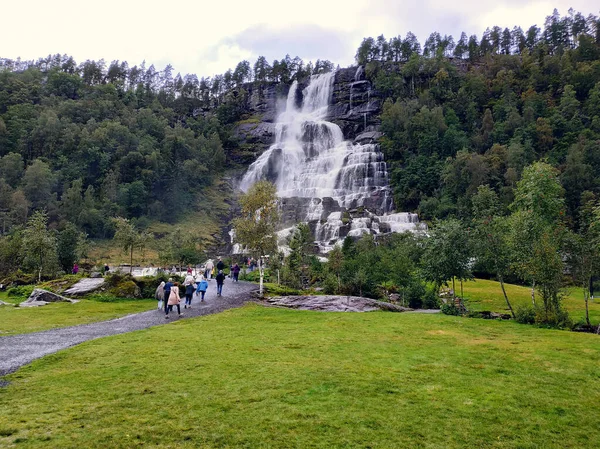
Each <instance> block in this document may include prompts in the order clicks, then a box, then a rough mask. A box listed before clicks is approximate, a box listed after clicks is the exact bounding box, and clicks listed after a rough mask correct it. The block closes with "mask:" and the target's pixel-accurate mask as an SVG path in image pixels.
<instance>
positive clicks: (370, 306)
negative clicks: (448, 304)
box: [266, 295, 413, 312]
mask: <svg viewBox="0 0 600 449" xmlns="http://www.w3.org/2000/svg"><path fill="white" fill-rule="evenodd" d="M266 301H267V302H268V303H269V304H272V305H275V306H281V307H289V308H291V309H299V310H317V311H322V312H373V311H376V310H383V311H387V312H406V311H411V310H413V309H409V308H407V307H400V306H397V305H394V304H390V303H387V302H383V301H377V300H375V299H370V298H361V297H358V296H327V295H323V296H278V297H273V298H267V300H266Z"/></svg>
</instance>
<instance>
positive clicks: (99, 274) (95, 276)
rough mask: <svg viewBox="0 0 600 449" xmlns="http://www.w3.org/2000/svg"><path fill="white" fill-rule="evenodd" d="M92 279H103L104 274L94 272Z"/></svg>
mask: <svg viewBox="0 0 600 449" xmlns="http://www.w3.org/2000/svg"><path fill="white" fill-rule="evenodd" d="M90 277H91V278H92V279H100V278H101V277H102V273H98V272H97V271H94V272H93V273H92V274H90Z"/></svg>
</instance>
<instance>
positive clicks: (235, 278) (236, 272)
mask: <svg viewBox="0 0 600 449" xmlns="http://www.w3.org/2000/svg"><path fill="white" fill-rule="evenodd" d="M231 273H232V274H233V282H237V281H238V276H239V275H240V266H239V265H238V264H237V263H236V264H235V265H234V266H233V268H232V269H231Z"/></svg>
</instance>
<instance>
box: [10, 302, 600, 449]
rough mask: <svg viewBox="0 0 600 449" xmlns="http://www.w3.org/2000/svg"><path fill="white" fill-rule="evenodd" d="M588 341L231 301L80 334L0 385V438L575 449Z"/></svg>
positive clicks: (587, 404)
mask: <svg viewBox="0 0 600 449" xmlns="http://www.w3.org/2000/svg"><path fill="white" fill-rule="evenodd" d="M599 365H600V339H599V338H598V337H597V336H594V335H586V334H578V333H572V332H564V331H554V330H546V329H538V328H534V327H531V326H525V325H519V324H517V323H514V322H501V321H487V320H475V319H464V318H458V317H450V316H444V315H418V314H392V313H382V312H372V313H362V314H360V313H322V312H306V311H293V310H285V309H279V308H267V307H261V306H257V305H246V306H244V307H242V308H240V309H234V310H229V311H225V312H223V313H221V314H218V315H210V316H206V317H202V318H197V319H190V320H184V321H179V322H177V323H173V324H170V325H166V326H160V327H155V328H150V329H146V330H143V331H138V332H133V333H129V334H124V335H117V336H113V337H108V338H103V339H100V340H94V341H90V342H87V343H84V344H82V345H79V346H77V347H75V348H71V349H68V350H65V351H61V352H60V353H58V354H55V355H52V356H48V357H45V358H43V359H40V360H38V361H36V362H34V363H32V364H31V365H28V366H26V367H24V368H22V369H20V370H19V371H17V372H16V373H14V374H12V375H10V376H9V380H10V381H11V385H9V386H8V387H6V388H4V389H1V390H0V446H1V447H7V448H10V447H18V448H22V447H26V448H45V447H61V448H76V447H89V448H104V447H112V448H130V447H149V446H150V447H155V448H168V447H182V448H188V447H189V448H191V447H205V448H213V447H273V448H288V447H297V448H316V447H322V448H338V447H339V448H341V447H344V448H353V447H371V448H392V447H411V448H438V447H444V448H463V447H477V448H514V447H520V448H539V447H544V448H584V447H585V448H587V447H594V445H596V444H597V442H598V441H600V428H599V427H598V425H597V423H598V422H599V421H600V409H599V408H598V407H597V404H598V401H599V400H600V373H598V370H597V367H598V366H599Z"/></svg>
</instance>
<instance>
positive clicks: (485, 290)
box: [456, 279, 600, 324]
mask: <svg viewBox="0 0 600 449" xmlns="http://www.w3.org/2000/svg"><path fill="white" fill-rule="evenodd" d="M505 285H506V294H507V295H508V299H509V301H510V303H511V305H512V306H513V308H516V307H517V306H520V305H521V306H524V305H531V289H530V288H527V287H521V286H519V285H511V284H505ZM463 290H464V296H465V299H466V300H467V301H466V303H467V308H468V309H469V310H473V311H476V312H477V311H482V310H490V311H493V312H504V313H509V310H508V307H507V306H506V301H505V300H504V296H503V295H502V289H501V288H500V283H499V282H495V281H487V280H484V279H476V280H475V281H470V282H465V283H464V284H463ZM456 293H457V294H459V293H460V287H459V284H458V283H457V284H456ZM541 300H542V299H541V298H540V297H539V294H538V293H537V292H536V301H541ZM563 305H564V306H565V308H566V310H567V311H568V312H569V314H570V315H571V317H572V318H573V320H574V321H575V322H577V321H579V320H582V319H584V317H585V302H584V300H583V293H582V290H581V289H580V288H576V287H571V288H569V289H566V290H565V297H564V299H563ZM589 308H590V320H591V321H592V323H595V324H598V322H600V301H598V300H596V301H595V302H592V301H590V303H589Z"/></svg>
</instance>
